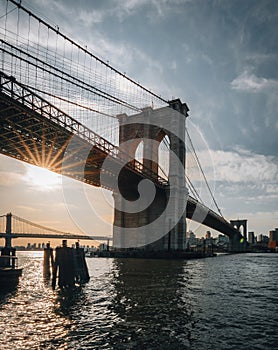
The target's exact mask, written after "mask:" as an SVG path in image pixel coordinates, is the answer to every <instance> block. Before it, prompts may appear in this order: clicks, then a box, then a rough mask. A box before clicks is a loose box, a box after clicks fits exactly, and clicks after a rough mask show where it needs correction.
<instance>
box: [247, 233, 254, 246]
mask: <svg viewBox="0 0 278 350" xmlns="http://www.w3.org/2000/svg"><path fill="white" fill-rule="evenodd" d="M247 240H248V243H250V244H254V243H255V233H254V232H253V231H250V232H248V239H247Z"/></svg>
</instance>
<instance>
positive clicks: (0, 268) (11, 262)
mask: <svg viewBox="0 0 278 350" xmlns="http://www.w3.org/2000/svg"><path fill="white" fill-rule="evenodd" d="M5 250H6V248H2V251H1V256H0V288H2V287H7V286H9V284H14V283H17V282H18V279H19V277H20V276H21V274H22V268H18V263H17V257H16V256H15V250H14V248H12V249H11V251H10V252H11V253H12V255H9V254H7V252H6V251H5ZM3 253H4V254H3Z"/></svg>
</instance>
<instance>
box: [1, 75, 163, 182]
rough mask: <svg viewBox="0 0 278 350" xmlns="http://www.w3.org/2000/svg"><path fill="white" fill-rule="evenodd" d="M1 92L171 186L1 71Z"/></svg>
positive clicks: (145, 174) (154, 178) (145, 173)
mask: <svg viewBox="0 0 278 350" xmlns="http://www.w3.org/2000/svg"><path fill="white" fill-rule="evenodd" d="M0 91H1V93H3V94H5V95H7V96H8V97H10V98H12V99H13V100H15V101H17V102H19V103H20V104H22V105H24V106H25V107H27V108H29V109H31V110H32V111H34V112H36V113H39V114H40V115H41V116H43V117H44V118H46V119H48V120H49V121H51V122H53V123H55V124H58V125H59V126H61V127H62V128H64V129H65V130H67V131H69V132H70V133H71V134H74V135H78V136H79V137H81V138H82V139H83V140H85V141H87V142H88V143H90V144H91V145H94V146H96V147H98V148H99V149H101V150H102V151H103V152H105V153H106V154H107V155H109V156H111V157H113V158H114V159H116V160H117V161H121V162H122V163H123V165H125V166H126V167H128V168H129V169H131V170H132V171H134V172H136V173H139V174H140V175H144V176H145V177H147V178H150V179H151V180H152V181H154V182H156V184H157V185H159V186H161V187H164V186H167V185H168V181H167V180H165V179H164V178H162V177H161V176H159V175H158V174H156V173H155V172H154V171H152V170H151V169H150V168H147V167H146V166H144V165H143V164H142V163H141V162H139V161H138V160H135V159H133V158H131V157H130V155H129V154H128V153H126V152H124V151H122V150H121V149H120V148H119V147H117V146H115V145H113V144H112V143H110V142H109V141H107V140H106V139H104V138H103V137H101V136H100V135H98V134H97V133H95V132H93V131H92V130H91V129H89V128H88V127H86V126H85V125H83V124H81V123H80V122H78V121H77V120H75V119H74V118H72V117H71V116H69V115H67V114H66V113H64V112H63V111H61V110H60V109H58V108H57V107H55V106H54V105H52V104H50V103H49V102H48V101H46V100H45V99H43V98H42V97H40V96H39V95H37V94H36V93H34V92H33V91H32V90H31V89H30V88H26V87H25V86H24V85H23V84H21V83H19V82H18V81H16V79H15V78H14V77H11V76H8V75H6V74H5V73H4V72H0Z"/></svg>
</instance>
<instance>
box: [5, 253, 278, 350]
mask: <svg viewBox="0 0 278 350" xmlns="http://www.w3.org/2000/svg"><path fill="white" fill-rule="evenodd" d="M18 256H19V264H20V265H21V266H23V267H24V272H23V276H22V277H21V279H20V282H19V285H18V287H17V289H16V290H14V291H12V292H6V293H3V292H2V293H1V294H0V329H1V333H0V349H1V350H2V349H10V348H11V349H12V348H14V349H19V350H23V349H28V350H32V349H53V350H54V349H55V350H56V349H74V350H76V349H84V350H85V349H136V350H137V349H139V350H140V349H146V350H149V349H159V350H160V349H165V350H169V349H181V350H184V349H194V350H209V349H213V350H219V349H227V350H228V349H235V350H240V349H245V350H249V349H250V350H256V349H261V350H267V349H278V290H277V285H278V254H240V255H221V256H218V257H216V258H207V259H202V260H190V261H182V260H176V261H173V260H172V261H171V260H168V261H167V260H144V259H142V260H140V259H138V260H136V259H107V258H88V259H87V263H88V267H89V271H90V276H91V279H90V282H89V283H88V284H86V285H84V286H83V287H81V288H79V289H76V290H75V291H71V292H69V291H68V292H59V291H57V290H55V291H52V289H51V288H50V286H49V285H48V284H47V283H46V282H45V281H44V280H43V278H42V253H41V252H36V253H35V252H18Z"/></svg>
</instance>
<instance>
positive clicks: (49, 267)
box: [43, 243, 54, 280]
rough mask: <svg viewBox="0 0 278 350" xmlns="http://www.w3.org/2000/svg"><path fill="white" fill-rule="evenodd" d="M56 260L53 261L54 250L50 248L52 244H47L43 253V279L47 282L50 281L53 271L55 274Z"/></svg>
mask: <svg viewBox="0 0 278 350" xmlns="http://www.w3.org/2000/svg"><path fill="white" fill-rule="evenodd" d="M53 267H54V259H53V249H52V248H51V247H50V243H47V244H46V248H44V252H43V277H44V278H45V279H46V280H50V277H51V271H52V274H53Z"/></svg>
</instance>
